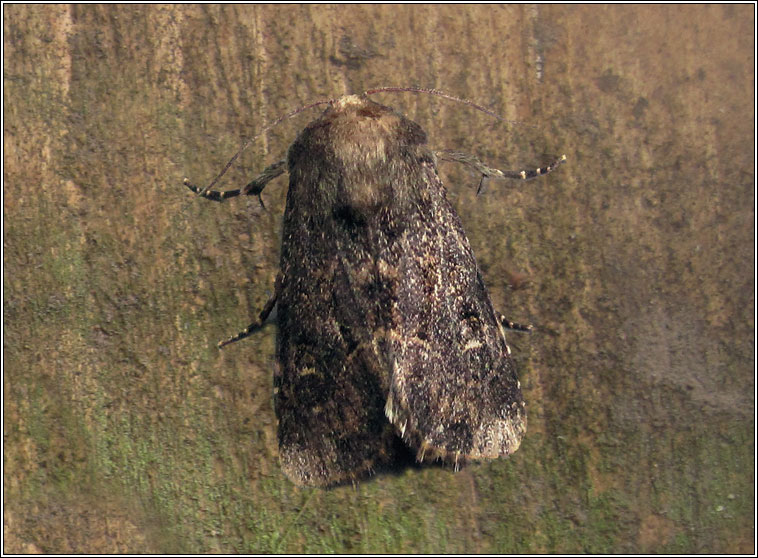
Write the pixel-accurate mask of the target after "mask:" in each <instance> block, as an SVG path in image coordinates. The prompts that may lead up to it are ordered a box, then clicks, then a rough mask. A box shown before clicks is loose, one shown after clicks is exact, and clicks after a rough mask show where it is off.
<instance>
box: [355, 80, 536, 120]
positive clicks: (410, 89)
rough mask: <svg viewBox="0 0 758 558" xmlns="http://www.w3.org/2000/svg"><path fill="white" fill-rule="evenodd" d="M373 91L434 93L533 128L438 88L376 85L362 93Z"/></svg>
mask: <svg viewBox="0 0 758 558" xmlns="http://www.w3.org/2000/svg"><path fill="white" fill-rule="evenodd" d="M374 93H428V94H429V95H435V96H437V97H442V98H443V99H448V100H450V101H455V102H456V103H462V104H464V105H467V106H469V107H471V108H474V109H476V110H478V111H481V112H483V113H484V114H488V115H489V116H491V117H492V118H495V119H497V120H500V121H501V122H505V123H507V124H521V125H524V126H528V127H530V128H533V127H534V126H533V125H531V124H526V123H524V122H520V121H518V120H508V119H507V118H503V117H502V116H500V115H499V114H497V113H496V112H493V111H491V110H490V109H488V108H485V107H483V106H481V105H478V104H476V103H475V102H474V101H470V100H469V99H462V98H460V97H456V96H455V95H451V94H450V93H445V92H444V91H440V90H439V89H430V88H427V87H377V88H376V89H369V90H368V91H366V92H365V93H364V95H373V94H374Z"/></svg>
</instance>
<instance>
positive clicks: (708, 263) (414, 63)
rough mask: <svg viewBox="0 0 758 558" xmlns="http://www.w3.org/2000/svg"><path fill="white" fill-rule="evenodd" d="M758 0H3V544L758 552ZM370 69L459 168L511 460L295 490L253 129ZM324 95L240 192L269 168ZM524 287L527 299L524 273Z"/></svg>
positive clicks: (370, 80)
mask: <svg viewBox="0 0 758 558" xmlns="http://www.w3.org/2000/svg"><path fill="white" fill-rule="evenodd" d="M754 21H755V20H754V7H753V6H752V5H736V6H665V7H656V6H619V7H616V6H614V7H607V6H606V7H602V6H570V5H569V6H537V7H533V6H526V5H521V6H493V5H489V6H371V5H364V6H341V7H331V6H319V5H310V6H244V7H243V6H221V7H219V6H197V5H195V6H170V7H164V6H129V5H116V6H94V5H89V6H31V5H5V6H4V8H3V26H4V31H5V35H4V42H3V49H4V54H3V56H4V74H3V83H4V87H5V88H4V97H3V106H4V187H3V193H4V196H3V216H4V228H3V233H4V238H3V241H4V244H3V247H4V254H3V262H4V266H5V267H4V274H3V286H4V294H3V325H4V331H3V333H4V337H3V350H4V353H3V367H4V370H3V372H4V374H3V388H4V394H3V402H4V411H3V418H4V455H3V463H4V466H5V469H4V477H3V481H4V499H5V508H4V516H3V526H4V534H5V536H4V539H3V544H4V549H3V550H4V551H6V552H36V551H45V552H61V553H63V552H91V553H100V552H148V551H149V552H216V551H221V552H275V551H282V552H284V551H287V552H433V553H437V552H561V553H564V552H569V553H572V552H573V553H579V552H753V551H754V547H753V543H754V533H753V525H754V523H753V520H754V510H755V508H754V499H753V496H754V449H755V448H754V411H755V402H754V397H753V394H754V376H753V368H754V350H755V345H754V339H755V337H754V331H755V330H754V328H755V323H754V304H755V299H754V259H753V250H754V232H755V229H754V220H755V214H754V202H755V190H754V180H755V176H754V173H753V169H754V148H755V144H754V117H755V115H754V110H753V107H754V104H753V103H754V89H753V87H754V76H753V68H754V46H755V45H754V43H753V38H754ZM381 85H417V86H426V87H437V88H440V89H444V90H446V91H449V92H450V93H452V94H456V95H459V96H462V97H466V98H470V99H472V100H475V101H477V102H479V103H482V104H484V105H486V106H487V107H489V108H491V109H492V110H494V111H497V112H498V113H500V114H502V115H504V116H505V117H506V118H508V119H511V120H517V121H519V124H516V125H512V126H508V125H503V124H500V123H498V122H497V121H494V120H493V119H491V118H489V117H487V116H486V115H483V114H480V113H478V112H475V111H473V110H471V109H470V108H467V107H465V106H463V105H459V104H454V103H450V102H448V101H444V100H442V99H438V98H434V97H429V96H424V95H414V94H382V95H377V96H376V100H378V101H380V102H383V103H385V104H390V105H392V106H394V107H395V108H397V109H399V110H401V111H403V112H405V113H406V114H408V115H409V116H410V117H411V118H413V119H415V120H416V121H418V122H419V123H421V124H422V126H424V127H425V128H426V130H427V131H428V132H429V134H430V138H431V141H432V143H433V145H434V146H435V147H439V148H448V149H457V150H460V151H466V152H469V153H473V154H476V155H478V156H480V157H481V158H482V159H484V160H485V161H487V162H489V163H491V164H493V165H497V166H500V167H502V168H515V169H517V168H521V167H527V166H536V165H539V164H541V163H544V162H546V161H548V160H549V159H550V158H551V157H553V156H555V155H559V154H561V153H564V152H565V153H566V154H567V155H568V162H567V164H566V165H564V166H563V167H561V168H560V170H559V171H558V172H556V173H554V174H553V175H551V176H549V177H547V178H544V179H541V180H538V181H534V182H530V183H527V184H519V183H497V182H491V183H490V184H489V187H488V189H487V191H486V194H485V195H483V196H480V197H476V196H475V194H474V192H475V189H476V185H477V182H478V179H477V177H475V176H472V175H471V174H470V173H469V172H468V171H467V170H466V169H465V168H461V167H460V165H455V164H450V163H445V164H443V167H442V173H443V179H444V180H445V181H446V183H447V184H448V188H449V192H450V194H449V195H450V198H451V200H452V201H453V203H454V204H455V206H456V207H457V208H458V210H459V212H460V214H461V217H462V219H463V222H464V225H465V226H466V229H467V231H468V233H469V237H470V240H471V243H472V245H473V247H474V250H475V252H476V254H477V257H478V259H479V262H480V265H481V267H482V270H483V272H484V275H485V279H486V282H487V283H488V285H489V287H490V289H491V292H492V296H493V299H494V301H495V304H496V305H497V306H498V307H500V308H503V309H504V310H506V311H507V314H508V316H509V317H511V318H512V319H516V320H522V321H531V322H533V323H535V324H536V325H537V327H538V331H537V332H536V333H535V334H533V335H531V336H524V335H521V336H519V335H516V334H511V336H510V340H511V341H512V344H513V351H514V354H515V357H516V359H517V364H518V366H519V370H520V376H521V382H522V386H523V388H524V394H525V397H526V399H527V401H528V405H529V412H530V416H529V431H528V432H527V436H526V438H525V440H524V443H523V445H522V447H521V449H520V450H519V451H518V452H517V453H516V454H515V455H514V456H513V457H512V458H510V459H507V460H501V461H496V462H492V463H488V464H484V465H477V466H473V467H470V468H468V469H466V470H464V471H463V472H460V473H458V474H454V473H453V472H451V471H449V470H445V469H440V468H425V469H409V470H405V471H400V472H399V473H398V474H396V475H387V476H380V477H376V478H374V479H373V480H371V481H370V482H366V483H362V484H360V485H358V486H356V487H350V486H348V487H343V488H338V489H336V490H332V491H328V492H324V491H321V490H313V489H299V488H296V487H295V486H293V485H292V484H291V483H290V482H289V481H288V480H287V479H286V478H285V477H284V476H283V475H282V472H281V470H280V468H279V465H278V462H277V444H276V421H275V418H274V412H273V408H272V398H271V391H272V357H273V351H274V338H275V333H276V328H275V326H270V327H267V328H266V329H265V330H264V331H263V332H262V333H260V334H258V335H257V336H255V337H254V338H253V339H252V340H248V341H246V342H244V343H240V344H237V345H235V346H231V347H229V348H228V349H226V350H224V351H223V352H219V351H217V350H216V348H215V346H214V344H215V342H216V341H217V340H218V339H220V338H223V337H224V336H226V335H229V334H231V333H233V332H235V331H237V330H238V329H239V328H240V327H241V326H244V325H246V324H247V322H248V321H249V319H250V318H251V316H253V315H254V313H255V312H257V311H258V310H259V309H260V307H261V305H262V304H263V303H264V302H265V300H266V298H267V296H268V294H269V293H270V292H271V288H272V285H273V280H274V277H275V273H276V268H277V263H278V249H279V248H278V247H279V242H280V239H279V231H280V223H281V214H282V211H283V207H284V199H285V195H286V184H287V183H286V179H285V178H280V179H277V180H276V181H274V182H273V183H271V184H270V185H269V187H268V188H267V189H266V191H265V193H264V199H265V201H266V204H267V207H268V212H266V211H263V210H261V208H260V207H259V206H258V204H257V201H256V200H255V199H244V200H233V201H230V202H228V203H225V204H221V205H219V204H212V203H210V202H204V201H203V200H199V199H197V198H195V197H193V196H192V195H190V193H189V192H188V191H186V190H185V189H184V188H183V187H182V186H181V181H182V178H183V177H184V176H189V177H191V178H192V179H193V180H195V181H197V182H199V183H201V184H207V183H208V182H209V181H210V179H211V178H212V177H213V176H215V174H216V173H217V172H218V171H219V170H220V169H221V168H222V167H223V165H224V164H225V163H226V161H227V160H228V159H229V157H230V156H231V155H232V154H233V153H234V152H235V151H236V149H237V148H238V147H239V145H240V143H241V142H242V141H243V140H244V139H245V138H248V137H250V136H252V135H254V134H255V133H257V131H259V130H260V129H261V128H262V126H263V125H264V123H266V122H269V121H271V120H273V119H274V118H276V117H278V116H280V115H282V114H283V113H284V112H286V111H287V110H289V109H290V108H292V107H297V106H300V105H303V104H306V103H307V102H310V101H313V100H316V99H321V98H326V97H333V96H337V95H341V94H343V93H346V92H361V91H362V90H364V89H366V88H369V87H374V86H381ZM316 114H317V111H311V112H310V113H307V114H305V115H302V116H301V117H299V118H296V119H294V120H290V121H288V122H287V123H285V124H283V125H281V126H279V127H278V128H276V129H275V130H274V131H273V132H271V133H269V134H267V135H266V136H265V137H263V138H261V139H260V140H257V141H256V142H255V143H254V145H253V146H252V147H251V148H250V149H248V150H247V151H246V152H245V154H244V156H243V157H242V158H241V160H240V162H239V164H238V165H236V166H235V167H234V168H233V169H232V170H231V171H230V172H229V174H228V175H227V177H225V179H224V181H223V183H222V184H223V185H224V187H227V188H231V187H234V186H238V185H240V184H243V183H244V182H245V181H246V180H248V179H249V178H250V177H252V176H253V175H254V174H255V173H256V172H257V171H259V170H261V169H262V168H263V167H264V166H265V165H266V164H268V163H271V162H273V161H275V160H277V159H278V158H280V157H281V156H282V155H283V154H284V153H285V151H286V148H287V145H288V142H290V141H291V140H292V139H293V137H294V135H295V134H296V133H297V131H298V129H300V128H302V127H303V126H304V125H305V123H306V122H307V121H308V120H309V119H311V118H313V117H315V115H316ZM514 273H516V274H523V275H524V276H526V277H527V278H528V284H527V288H525V289H521V290H517V291H515V292H513V291H510V290H509V288H508V282H509V275H508V274H514Z"/></svg>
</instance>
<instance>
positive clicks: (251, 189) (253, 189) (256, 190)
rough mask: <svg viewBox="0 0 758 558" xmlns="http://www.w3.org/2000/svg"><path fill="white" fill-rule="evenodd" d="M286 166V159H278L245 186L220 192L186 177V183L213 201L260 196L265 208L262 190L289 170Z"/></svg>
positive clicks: (198, 193)
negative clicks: (197, 184)
mask: <svg viewBox="0 0 758 558" xmlns="http://www.w3.org/2000/svg"><path fill="white" fill-rule="evenodd" d="M286 167H287V161H286V159H282V160H281V161H277V162H276V163H274V164H273V165H269V166H267V167H266V168H265V169H263V172H262V173H261V174H259V175H258V176H256V177H255V178H254V179H253V180H252V181H250V182H249V183H248V184H247V185H245V186H244V187H243V188H239V189H238V190H225V191H223V192H219V191H217V190H206V189H205V188H200V187H198V186H195V185H194V184H192V183H191V182H190V181H189V179H187V178H185V179H184V185H185V186H186V187H187V188H189V189H190V190H192V191H193V192H195V193H196V194H197V195H198V196H201V197H203V198H205V199H207V200H211V201H218V202H221V201H224V200H226V199H229V198H236V197H237V196H258V201H259V202H260V203H261V207H263V208H264V209H265V207H266V206H265V205H263V198H261V192H263V188H265V187H266V184H268V183H269V182H270V181H271V180H273V179H274V178H276V177H277V176H279V175H280V174H283V173H284V172H285V171H286V170H287V168H286Z"/></svg>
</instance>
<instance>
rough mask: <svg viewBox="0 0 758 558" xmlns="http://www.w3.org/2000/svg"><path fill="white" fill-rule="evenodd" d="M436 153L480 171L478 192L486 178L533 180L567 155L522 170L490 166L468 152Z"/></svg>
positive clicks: (556, 164)
mask: <svg viewBox="0 0 758 558" xmlns="http://www.w3.org/2000/svg"><path fill="white" fill-rule="evenodd" d="M435 155H437V158H438V159H440V160H442V161H454V162H456V163H463V164H464V165H468V166H470V167H471V168H473V169H474V170H476V171H477V172H478V173H480V174H481V175H482V179H481V180H480V181H479V188H477V190H476V193H477V194H479V193H480V192H481V191H482V186H484V179H485V178H516V179H519V180H531V179H532V178H537V177H538V176H543V175H545V174H548V173H550V172H553V171H554V170H555V169H556V168H558V167H559V166H560V165H561V164H562V163H563V162H564V161H565V160H566V156H565V155H561V156H560V157H559V158H558V159H556V160H555V161H553V162H552V163H550V164H549V165H548V166H546V167H539V168H537V169H531V170H522V171H501V170H499V169H493V168H491V167H488V166H487V165H485V164H484V163H483V162H482V161H480V160H479V159H478V158H477V157H475V156H473V155H469V154H467V153H458V152H456V151H437V152H436V153H435Z"/></svg>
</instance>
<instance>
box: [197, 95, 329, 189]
mask: <svg viewBox="0 0 758 558" xmlns="http://www.w3.org/2000/svg"><path fill="white" fill-rule="evenodd" d="M332 102H334V99H322V100H321V101H316V102H315V103H311V104H309V105H305V106H302V107H300V108H296V109H294V110H292V111H290V112H288V113H287V114H285V115H284V116H280V117H279V118H277V119H276V120H274V121H273V122H272V123H271V124H268V125H267V126H265V127H264V128H263V130H261V131H260V132H258V133H257V134H255V135H254V136H253V137H251V138H250V139H248V140H247V141H246V142H245V143H244V144H242V147H240V148H239V150H238V151H237V153H235V154H234V156H233V157H232V158H231V159H229V162H228V163H227V164H226V166H225V167H224V168H223V169H222V171H221V172H220V173H218V176H216V178H214V179H213V181H212V182H211V183H210V184H208V186H206V187H205V188H203V189H202V190H201V191H200V192H198V193H199V194H200V195H201V196H202V195H205V193H206V192H208V191H209V190H212V189H213V187H214V186H215V185H216V183H217V182H218V181H219V180H221V177H222V176H224V175H225V174H226V171H228V170H229V167H231V166H232V165H233V164H234V161H236V160H237V158H238V157H239V156H240V155H241V154H242V152H243V151H244V150H245V149H247V148H248V147H250V144H251V143H253V142H254V141H255V140H257V139H258V138H259V137H261V136H262V135H263V134H265V133H266V132H268V131H269V130H271V129H272V128H274V127H275V126H278V125H279V124H281V123H282V122H283V121H285V120H287V119H289V118H292V117H293V116H295V115H297V114H300V113H301V112H303V111H305V110H308V109H312V108H313V107H317V106H319V105H326V104H329V103H332ZM261 203H262V202H261Z"/></svg>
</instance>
